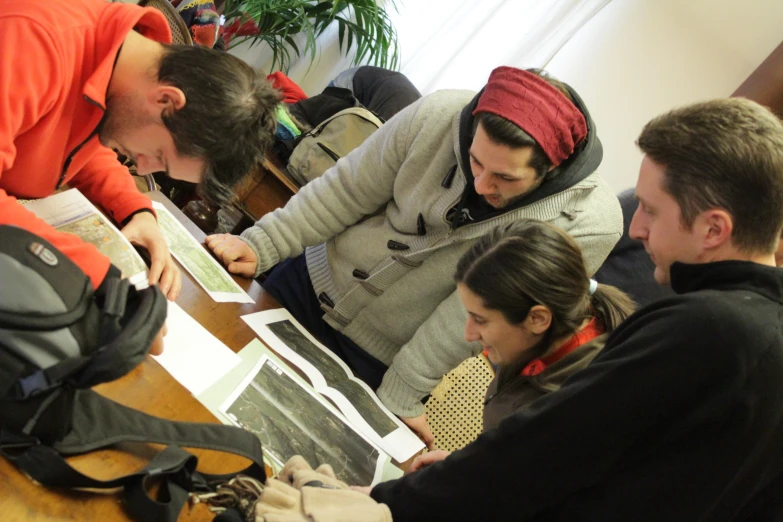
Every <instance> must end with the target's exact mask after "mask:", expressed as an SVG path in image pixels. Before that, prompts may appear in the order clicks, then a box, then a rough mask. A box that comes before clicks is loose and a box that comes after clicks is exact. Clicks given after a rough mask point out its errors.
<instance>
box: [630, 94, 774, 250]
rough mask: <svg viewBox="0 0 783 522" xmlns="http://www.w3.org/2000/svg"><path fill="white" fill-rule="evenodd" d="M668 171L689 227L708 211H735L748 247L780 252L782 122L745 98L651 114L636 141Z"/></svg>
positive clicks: (739, 239) (739, 236)
mask: <svg viewBox="0 0 783 522" xmlns="http://www.w3.org/2000/svg"><path fill="white" fill-rule="evenodd" d="M636 144H637V145H638V146H639V149H641V151H642V152H643V153H644V154H646V155H647V156H648V157H649V158H650V159H651V160H653V161H654V162H655V163H657V164H659V165H661V166H662V167H663V168H664V172H665V182H664V186H663V189H664V190H665V191H666V192H667V193H668V194H669V195H671V196H672V198H674V200H675V201H676V202H677V204H678V205H679V207H680V211H681V213H682V222H683V225H684V226H685V227H686V228H689V229H690V228H691V226H693V221H694V220H695V219H696V217H697V216H698V215H699V214H700V213H701V212H704V211H705V210H709V209H713V208H720V209H724V210H726V211H727V212H728V213H729V214H731V216H732V218H733V220H734V229H733V231H732V236H731V240H732V242H733V244H734V245H735V246H736V247H737V248H739V249H740V250H742V251H745V252H749V253H770V252H774V251H775V246H776V244H777V241H778V238H779V237H780V233H781V228H783V123H781V121H780V120H779V119H778V118H777V117H776V116H775V115H774V114H772V113H771V112H770V111H769V110H767V109H765V108H764V107H762V106H761V105H759V104H757V103H755V102H752V101H750V100H746V99H744V98H728V99H719V100H713V101H708V102H704V103H698V104H695V105H690V106H687V107H682V108H679V109H675V110H673V111H671V112H668V113H666V114H664V115H662V116H658V117H657V118H655V119H653V120H652V121H650V122H649V123H648V124H647V125H645V126H644V129H642V133H641V135H640V136H639V139H638V140H637V141H636Z"/></svg>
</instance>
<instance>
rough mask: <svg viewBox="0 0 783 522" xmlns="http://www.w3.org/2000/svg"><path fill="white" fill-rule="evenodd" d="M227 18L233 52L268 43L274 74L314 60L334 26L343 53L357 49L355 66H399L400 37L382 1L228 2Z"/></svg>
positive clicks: (253, 0)
mask: <svg viewBox="0 0 783 522" xmlns="http://www.w3.org/2000/svg"><path fill="white" fill-rule="evenodd" d="M390 1H391V5H392V6H393V7H395V8H396V6H395V4H394V0H390ZM223 15H224V16H225V17H226V24H225V27H224V33H223V34H224V39H225V40H226V43H227V45H228V47H233V46H234V45H236V44H238V43H240V42H242V41H245V40H248V39H249V40H251V45H256V44H260V43H265V44H267V45H268V46H269V47H270V49H271V51H272V67H273V69H279V70H282V71H284V72H287V71H288V69H289V67H290V66H291V59H292V56H293V57H295V58H298V57H300V56H302V55H309V56H310V59H311V60H312V59H314V58H315V51H316V38H317V37H318V36H319V35H321V34H322V33H323V32H324V31H325V30H326V28H327V27H328V26H329V25H331V24H332V23H336V24H337V29H338V37H339V41H340V49H341V50H342V52H343V53H347V52H348V50H349V49H351V47H352V46H353V45H354V44H356V55H355V57H354V59H353V63H361V62H363V61H364V60H365V59H366V61H367V62H369V63H371V64H373V65H377V66H379V67H385V68H388V69H396V68H397V66H398V61H399V59H398V49H397V32H396V31H395V29H394V26H393V25H392V22H391V20H390V18H389V15H388V13H387V12H386V9H385V8H384V7H383V6H381V5H378V2H377V0H323V1H321V0H226V1H225V3H224V5H223ZM302 40H304V44H302ZM292 53H293V54H292Z"/></svg>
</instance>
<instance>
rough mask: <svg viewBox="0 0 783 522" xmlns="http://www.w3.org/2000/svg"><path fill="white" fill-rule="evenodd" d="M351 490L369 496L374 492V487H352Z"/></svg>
mask: <svg viewBox="0 0 783 522" xmlns="http://www.w3.org/2000/svg"><path fill="white" fill-rule="evenodd" d="M351 489H352V490H354V491H358V492H359V493H364V494H365V495H367V496H369V495H370V492H371V491H372V486H351Z"/></svg>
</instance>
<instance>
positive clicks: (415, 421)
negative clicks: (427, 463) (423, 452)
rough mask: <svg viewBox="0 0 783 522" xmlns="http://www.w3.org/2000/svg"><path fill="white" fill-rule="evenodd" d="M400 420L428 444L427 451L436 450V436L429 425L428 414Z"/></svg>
mask: <svg viewBox="0 0 783 522" xmlns="http://www.w3.org/2000/svg"><path fill="white" fill-rule="evenodd" d="M400 420H402V422H404V423H405V424H407V425H408V427H409V428H410V429H412V430H413V432H414V433H415V434H416V435H418V436H419V438H420V439H421V440H422V441H423V442H424V444H426V446H427V449H430V450H431V449H434V448H435V435H433V434H432V430H430V425H429V424H427V414H426V413H423V414H421V415H419V416H418V417H400Z"/></svg>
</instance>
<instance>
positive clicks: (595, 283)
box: [587, 279, 598, 295]
mask: <svg viewBox="0 0 783 522" xmlns="http://www.w3.org/2000/svg"><path fill="white" fill-rule="evenodd" d="M597 289H598V281H596V280H595V279H591V280H590V289H589V290H588V291H587V293H588V294H590V295H593V294H594V293H595V291H596V290H597Z"/></svg>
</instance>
